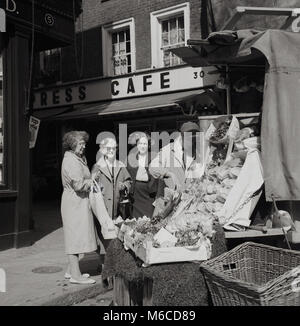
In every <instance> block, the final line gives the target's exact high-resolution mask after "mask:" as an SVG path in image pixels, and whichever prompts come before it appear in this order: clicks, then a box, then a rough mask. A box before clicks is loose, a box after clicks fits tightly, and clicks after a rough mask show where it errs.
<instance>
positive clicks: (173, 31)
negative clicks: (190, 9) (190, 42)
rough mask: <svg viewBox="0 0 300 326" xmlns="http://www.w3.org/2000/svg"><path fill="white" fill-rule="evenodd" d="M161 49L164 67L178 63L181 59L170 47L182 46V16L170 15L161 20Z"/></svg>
mask: <svg viewBox="0 0 300 326" xmlns="http://www.w3.org/2000/svg"><path fill="white" fill-rule="evenodd" d="M161 25H162V33H161V50H162V52H163V65H164V66H165V67H168V66H174V65H178V64H180V63H183V61H182V60H181V59H180V58H179V57H177V56H176V55H175V54H173V53H172V52H171V51H170V49H172V48H176V47H180V46H184V45H185V35H184V16H183V15H180V16H178V17H172V18H170V19H166V20H163V21H162V22H161Z"/></svg>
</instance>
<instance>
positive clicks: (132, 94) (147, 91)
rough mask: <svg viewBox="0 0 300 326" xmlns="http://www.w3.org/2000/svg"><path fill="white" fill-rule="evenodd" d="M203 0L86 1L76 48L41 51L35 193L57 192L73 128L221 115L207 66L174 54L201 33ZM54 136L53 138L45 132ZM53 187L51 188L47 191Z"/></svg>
mask: <svg viewBox="0 0 300 326" xmlns="http://www.w3.org/2000/svg"><path fill="white" fill-rule="evenodd" d="M202 6H203V2H202V1H199V0H191V1H182V0H164V1H158V0H152V1H150V0H138V1H137V0H122V1H121V0H106V1H96V0H88V1H84V2H83V7H82V10H83V11H82V14H81V15H80V17H79V18H78V19H77V24H76V27H77V37H76V42H75V43H76V44H75V47H66V48H63V49H61V48H57V49H54V50H52V51H46V52H41V53H40V57H39V58H38V60H37V61H36V71H37V72H36V77H37V78H36V91H35V103H34V108H35V112H34V115H35V116H36V117H37V118H39V119H40V120H41V127H40V131H39V136H38V139H37V143H36V148H35V150H34V153H35V159H34V167H33V174H34V180H35V185H36V190H35V193H36V194H37V195H38V196H43V193H44V194H45V196H46V197H48V196H49V193H50V194H51V195H50V196H53V197H56V196H57V198H59V196H60V191H61V185H60V170H59V169H60V164H61V159H62V154H63V153H62V149H61V145H60V143H61V138H62V135H63V134H64V132H66V131H67V130H71V129H83V130H86V131H87V132H88V133H89V134H90V142H89V144H88V148H87V158H88V163H89V165H90V166H91V165H92V164H94V163H95V157H96V152H97V150H98V145H97V144H96V136H97V134H98V133H99V132H101V131H104V130H105V131H111V132H114V133H115V134H116V136H117V137H118V132H119V125H120V124H126V126H127V133H128V135H129V134H130V133H131V132H133V131H136V130H140V131H147V132H149V133H150V132H154V131H167V132H171V131H174V130H176V129H178V128H179V126H180V125H181V124H182V123H183V122H184V121H186V120H191V119H192V120H197V115H198V114H208V113H209V112H210V114H211V113H222V112H219V111H217V108H216V105H215V103H214V101H213V100H212V99H211V98H210V97H209V96H208V95H207V94H206V93H205V94H203V93H204V92H205V91H207V92H208V91H209V89H210V87H211V86H212V85H214V84H215V80H216V75H215V74H214V73H211V70H214V69H212V68H210V69H206V70H205V69H201V68H197V69H194V68H192V67H190V66H188V65H186V64H184V63H183V62H182V61H181V60H180V59H179V58H178V57H176V56H175V55H174V54H172V52H171V49H172V48H175V47H180V46H185V45H186V44H187V40H188V39H193V38H201V36H202V34H201V27H202V26H201V17H202V15H203V7H202ZM47 134H51V135H52V137H51V139H50V138H48V139H47V137H46V139H47V140H46V141H47V144H45V137H44V135H47ZM49 189H51V191H50V192H49Z"/></svg>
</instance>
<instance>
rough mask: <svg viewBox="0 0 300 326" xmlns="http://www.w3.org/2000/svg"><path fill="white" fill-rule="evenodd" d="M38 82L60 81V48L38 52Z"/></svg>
mask: <svg viewBox="0 0 300 326" xmlns="http://www.w3.org/2000/svg"><path fill="white" fill-rule="evenodd" d="M39 68H40V81H41V82H43V81H45V82H57V81H61V79H62V76H61V48H56V49H50V50H46V51H43V52H40V61H39Z"/></svg>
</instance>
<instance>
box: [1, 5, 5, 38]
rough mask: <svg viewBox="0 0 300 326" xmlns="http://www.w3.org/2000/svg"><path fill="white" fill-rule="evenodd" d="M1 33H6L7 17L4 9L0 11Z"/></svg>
mask: <svg viewBox="0 0 300 326" xmlns="http://www.w3.org/2000/svg"><path fill="white" fill-rule="evenodd" d="M0 32H1V33H4V32H6V15H5V11H4V10H3V9H0Z"/></svg>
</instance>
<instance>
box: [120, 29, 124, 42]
mask: <svg viewBox="0 0 300 326" xmlns="http://www.w3.org/2000/svg"><path fill="white" fill-rule="evenodd" d="M124 41H125V33H124V31H121V32H119V42H124Z"/></svg>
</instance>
